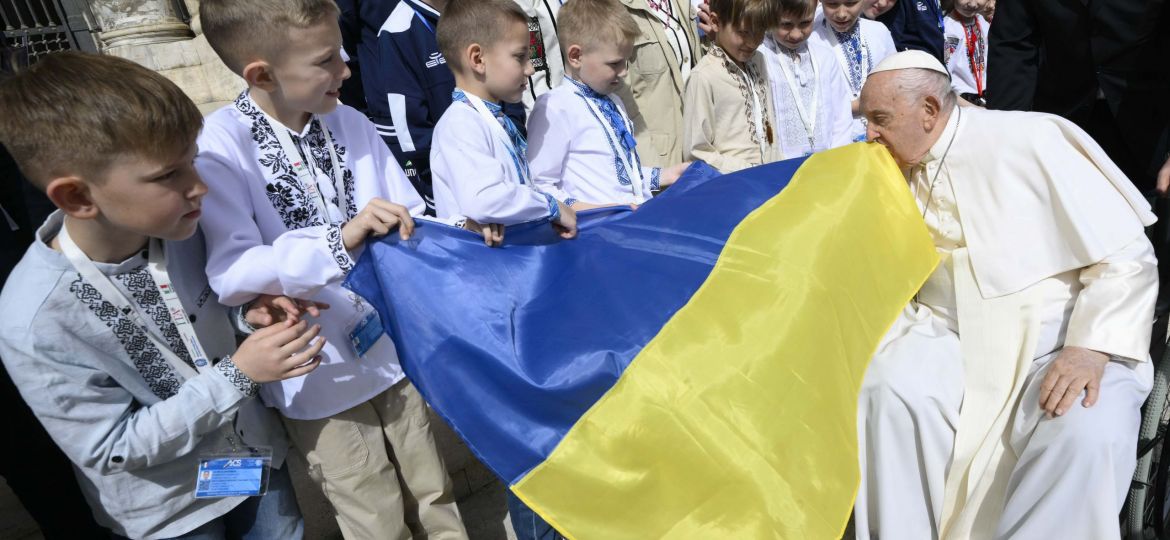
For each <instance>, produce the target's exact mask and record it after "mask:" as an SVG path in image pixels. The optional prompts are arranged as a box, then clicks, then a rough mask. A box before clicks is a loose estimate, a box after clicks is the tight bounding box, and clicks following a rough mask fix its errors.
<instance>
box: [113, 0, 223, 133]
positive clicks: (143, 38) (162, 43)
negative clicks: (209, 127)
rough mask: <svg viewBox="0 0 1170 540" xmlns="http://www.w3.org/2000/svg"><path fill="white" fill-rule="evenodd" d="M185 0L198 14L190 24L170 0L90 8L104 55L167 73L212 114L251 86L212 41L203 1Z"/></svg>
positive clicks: (120, 1) (127, 0)
mask: <svg viewBox="0 0 1170 540" xmlns="http://www.w3.org/2000/svg"><path fill="white" fill-rule="evenodd" d="M185 1H186V4H187V8H188V10H189V12H190V13H191V14H192V15H195V17H194V18H193V19H192V20H191V24H190V25H188V24H186V23H184V22H183V21H182V20H181V19H180V18H179V17H178V14H177V13H176V12H175V9H174V6H173V4H172V3H171V2H170V1H169V0H90V10H91V11H92V12H93V14H94V17H95V18H97V23H98V24H99V25H100V26H101V29H102V31H101V33H100V34H99V36H98V37H99V41H100V43H99V47H100V48H101V50H102V52H103V53H105V54H111V55H114V56H120V57H122V58H126V59H129V60H133V61H135V62H137V63H139V64H142V65H144V66H146V67H148V68H150V69H152V70H154V71H157V72H159V73H161V74H163V75H164V76H166V77H167V78H168V79H171V80H172V81H174V82H175V84H178V85H179V87H180V88H182V89H183V90H184V91H185V92H187V95H188V96H190V97H191V100H192V101H194V102H195V104H196V105H198V106H199V110H201V111H203V113H204V114H207V113H210V112H211V111H214V110H215V109H218V108H220V107H222V106H223V105H225V104H227V103H230V102H231V101H232V100H234V99H235V98H236V96H237V95H239V93H240V91H241V90H243V89H244V86H245V85H244V80H243V79H241V78H240V77H238V76H237V75H236V74H234V73H232V72H231V70H229V69H228V68H227V66H225V65H224V64H223V62H221V61H220V60H219V57H218V56H216V55H215V51H213V50H211V46H210V45H208V44H207V38H205V37H204V36H203V33H202V32H201V31H200V27H199V18H198V16H197V14H198V13H199V0H185Z"/></svg>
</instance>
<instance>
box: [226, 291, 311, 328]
mask: <svg viewBox="0 0 1170 540" xmlns="http://www.w3.org/2000/svg"><path fill="white" fill-rule="evenodd" d="M322 309H329V304H325V303H321V302H313V301H311V300H297V299H295V298H289V297H287V296H275V295H271V294H262V295H260V296H258V297H256V299H255V300H253V301H252V303H250V304H248V309H247V311H245V312H244V320H245V321H247V322H248V324H250V325H252V327H253V328H264V327H267V326H272V325H273V324H276V323H278V322H283V321H286V320H288V321H292V322H294V323H295V322H298V321H300V320H301V316H302V315H305V314H308V315H309V316H311V317H319V316H321V310H322Z"/></svg>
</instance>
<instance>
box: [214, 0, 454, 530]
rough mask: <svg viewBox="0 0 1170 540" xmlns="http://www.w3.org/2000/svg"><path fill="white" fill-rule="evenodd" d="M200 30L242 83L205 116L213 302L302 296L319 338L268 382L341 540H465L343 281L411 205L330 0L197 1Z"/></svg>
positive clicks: (430, 445)
mask: <svg viewBox="0 0 1170 540" xmlns="http://www.w3.org/2000/svg"><path fill="white" fill-rule="evenodd" d="M199 13H200V17H201V20H202V24H203V32H204V35H206V36H207V40H208V42H209V43H210V45H211V46H212V48H213V49H215V51H216V53H217V54H218V55H219V56H220V58H221V59H222V60H223V61H224V63H225V64H227V66H228V67H229V68H231V69H232V70H233V71H235V72H236V73H238V74H239V75H240V76H241V77H243V78H244V80H245V81H246V82H247V83H248V89H247V90H246V91H244V92H243V93H242V94H240V97H239V98H237V99H236V101H235V103H233V104H231V105H228V106H226V107H224V108H223V109H220V110H219V111H217V112H215V113H214V114H212V115H211V116H209V117H208V118H207V124H206V127H205V128H204V130H203V134H202V135H201V136H200V138H199V147H200V153H199V157H198V158H197V159H196V166H197V167H198V168H199V171H200V172H201V173H202V174H203V176H204V178H207V179H208V182H209V184H210V185H211V192H210V193H209V195H208V196H207V201H206V205H205V206H206V212H207V220H205V221H204V227H203V229H204V232H205V233H206V235H207V246H208V262H207V274H208V278H209V280H210V282H211V286H212V288H213V289H215V292H216V293H217V294H218V295H219V297H220V300H221V301H222V302H224V303H225V304H228V305H232V304H239V303H241V302H243V301H245V300H246V299H248V298H249V297H251V296H253V295H255V294H258V293H286V294H291V295H294V296H298V297H307V298H312V299H313V300H317V301H320V302H324V303H327V304H330V305H331V306H332V308H331V309H330V310H328V311H326V312H324V313H323V314H322V315H321V317H320V322H321V328H322V334H323V335H325V336H326V337H327V338H328V339H329V341H330V343H329V344H328V345H327V346H326V347H325V349H324V350H323V351H322V357H323V360H322V362H321V367H320V368H319V369H318V370H317V371H316V372H314V373H312V374H310V375H308V376H304V377H298V378H293V379H289V380H286V381H283V382H282V383H281V384H270V385H266V386H265V387H264V388H263V389H262V390H261V395H262V396H263V397H264V399H265V401H266V402H267V403H268V404H269V405H271V406H273V407H276V408H277V409H278V410H280V412H281V414H282V415H283V417H284V423H285V426H286V428H287V429H288V432H289V436H290V438H291V439H292V442H293V445H294V446H295V447H296V448H297V449H298V450H299V451H300V453H301V454H302V455H303V457H304V458H305V460H306V461H307V462H308V465H309V474H310V477H312V478H313V479H314V480H315V481H316V482H317V483H319V484H320V485H321V486H322V488H323V491H324V492H325V493H326V495H327V497H328V498H329V501H330V503H332V506H333V508H334V510H336V512H337V521H338V523H339V525H340V527H341V530H342V533H343V534H344V535H345V536H346V538H350V539H355V538H371V539H373V538H377V539H387V538H388V539H406V538H410V537H412V536H414V537H418V536H428V537H431V538H465V537H466V534H467V533H466V532H465V531H464V528H463V524H462V522H461V520H460V517H459V511H458V509H457V508H456V506H455V501H454V497H453V495H452V491H451V482H450V479H449V478H448V476H447V472H446V469H445V467H444V465H443V462H442V460H441V459H440V457H439V453H438V450H437V448H436V447H435V441H434V436H433V435H432V433H431V429H430V424H429V421H428V418H427V408H426V404H425V403H424V402H423V400H422V397H421V396H420V395H419V393H418V391H417V390H416V389H415V388H414V387H413V386H412V385H411V384H410V382H409V381H408V380H406V378H405V376H404V374H403V372H402V366H401V365H400V364H399V361H398V356H397V354H396V352H395V349H394V344H393V342H392V341H391V340H390V338H389V337H388V336H386V334H385V332H383V327H384V325H385V324H388V323H389V321H381V320H380V319H379V318H378V315H377V313H376V311H375V310H374V309H373V308H372V307H371V306H370V305H369V304H368V303H367V302H366V301H365V300H364V299H363V298H361V297H359V296H357V295H356V294H353V293H351V292H349V291H347V290H345V289H344V288H343V287H342V286H341V281H342V279H343V278H344V277H345V275H346V273H347V272H348V271H349V270H350V269H351V268H352V267H353V265H354V260H355V259H356V258H357V256H358V255H359V253H360V252H361V250H362V247H363V245H364V243H365V241H366V239H367V238H368V237H371V236H382V235H386V234H389V233H390V232H391V231H392V230H394V229H398V233H399V234H400V235H401V236H402V237H403V238H407V237H409V236H410V234H411V232H412V230H413V227H414V220H413V216H418V215H420V214H421V213H422V212H423V208H424V205H423V201H422V199H421V198H420V197H419V195H418V194H417V193H416V192H415V190H414V189H413V188H412V187H411V185H410V183H409V182H408V181H407V179H406V177H405V175H404V173H403V172H402V169H401V167H399V165H398V163H397V161H395V159H394V157H393V156H392V155H391V154H390V151H389V150H388V149H387V148H386V145H385V144H384V143H383V142H382V140H381V138H380V137H379V136H378V133H377V130H376V129H375V128H374V126H373V124H371V123H370V121H369V120H368V119H366V118H365V116H363V115H362V114H361V113H359V112H357V111H356V110H354V109H351V108H349V107H347V106H344V105H339V104H338V103H337V97H338V91H339V89H340V88H341V83H342V81H344V80H345V79H346V78H348V77H349V69H348V68H347V67H346V65H345V62H344V61H343V60H342V58H341V55H340V50H341V33H340V30H339V28H338V24H337V17H338V10H337V6H336V4H334V3H333V1H332V0H248V1H246V2H242V1H238V0H204V1H203V2H201V3H200V8H199Z"/></svg>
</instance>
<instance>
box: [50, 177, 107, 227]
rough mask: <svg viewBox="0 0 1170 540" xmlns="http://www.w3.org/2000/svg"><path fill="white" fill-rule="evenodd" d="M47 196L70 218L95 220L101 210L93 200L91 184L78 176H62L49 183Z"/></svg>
mask: <svg viewBox="0 0 1170 540" xmlns="http://www.w3.org/2000/svg"><path fill="white" fill-rule="evenodd" d="M45 195H47V196H48V197H49V200H50V201H53V204H54V205H56V206H57V208H60V209H61V211H63V212H65V214H67V215H69V216H70V217H74V218H77V219H93V218H95V217H97V216H98V214H100V213H101V209H100V208H98V206H97V204H96V203H95V202H94V200H93V196H92V194H91V193H90V186H89V184H87V183H85V181H84V180H82V179H81V178H80V177H77V176H61V177H57V178H54V179H52V180H50V181H49V184H48V185H47V186H45Z"/></svg>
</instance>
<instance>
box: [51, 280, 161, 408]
mask: <svg viewBox="0 0 1170 540" xmlns="http://www.w3.org/2000/svg"><path fill="white" fill-rule="evenodd" d="M69 292H71V293H73V295H74V296H75V297H77V299H78V300H79V301H80V302H81V303H82V304H84V305H85V306H86V307H87V308H89V310H90V311H91V312H93V314H94V315H95V316H97V318H98V319H99V320H101V321H102V323H104V324H105V325H106V327H108V328H109V329H110V330H111V331H113V332H114V336H115V337H117V338H118V342H119V343H121V344H122V348H123V349H125V351H126V354H127V355H129V356H130V359H131V361H132V362H133V363H134V367H135V369H137V370H138V373H139V374H140V375H142V378H143V379H145V380H146V384H147V386H149V387H150V391H151V392H154V395H156V396H158V397H159V399H167V398H169V397H171V396H173V395H175V394H176V393H177V392H178V391H179V387H180V386H182V385H183V381H182V380H181V379H180V378H179V377H178V375H177V374H176V373H175V371H174V369H173V368H171V366H170V364H169V363H168V362H167V360H166V358H164V357H163V355H162V353H161V352H159V350H158V348H157V347H155V346H154V342H152V341H151V340H150V339H149V338H147V337H146V333H145V332H144V331H143V330H142V328H141V327H139V326H138V325H137V324H134V322H133V321H132V320H130V317H129V316H128V314H125V313H122V312H121V311H120V310H118V308H116V307H115V306H114V305H113V304H112V303H110V302H108V301H106V300H104V299H103V298H102V295H101V294H100V293H99V292H98V291H97V289H95V288H94V287H93V285H90V284H89V283H86V282H85V280H84V279H82V277H81V274H78V275H77V279H75V280H74V281H73V282H72V283H70V284H69Z"/></svg>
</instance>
